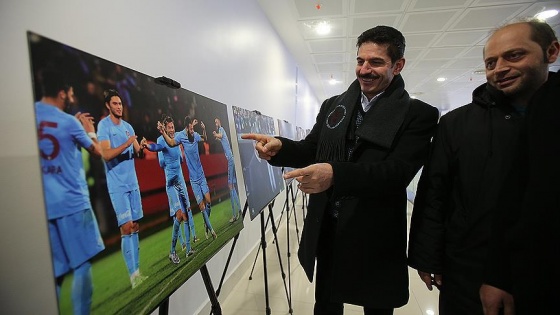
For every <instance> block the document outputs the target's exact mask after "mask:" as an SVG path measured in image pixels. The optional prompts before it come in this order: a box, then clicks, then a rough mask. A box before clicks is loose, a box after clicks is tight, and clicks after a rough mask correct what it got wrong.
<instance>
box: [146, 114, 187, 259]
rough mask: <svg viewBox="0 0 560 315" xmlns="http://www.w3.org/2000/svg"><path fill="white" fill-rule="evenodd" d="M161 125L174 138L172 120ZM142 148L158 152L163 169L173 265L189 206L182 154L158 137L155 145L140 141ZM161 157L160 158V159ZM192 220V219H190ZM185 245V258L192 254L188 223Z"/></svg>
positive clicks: (177, 147)
mask: <svg viewBox="0 0 560 315" xmlns="http://www.w3.org/2000/svg"><path fill="white" fill-rule="evenodd" d="M163 125H164V127H165V132H166V133H167V135H169V137H174V136H175V125H174V123H173V118H171V117H169V116H168V117H165V119H164V120H163ZM140 145H142V147H145V148H147V149H148V150H150V151H152V152H158V159H159V161H160V166H162V167H163V170H164V172H165V183H166V186H165V190H166V191H167V197H168V199H169V211H170V216H172V217H173V231H172V234H171V250H170V252H169V260H171V262H173V263H174V264H178V263H179V262H180V259H179V256H177V253H176V252H175V246H176V244H177V236H178V235H181V234H182V233H181V230H180V227H181V222H187V221H188V216H187V211H190V208H191V204H190V202H189V198H188V194H187V186H186V185H185V179H184V177H183V171H182V169H181V160H182V153H181V148H180V147H179V146H176V147H170V146H169V145H167V143H166V142H165V140H164V139H163V136H160V137H158V139H157V143H150V144H148V142H147V140H146V139H145V138H143V139H142V141H140ZM160 155H161V157H160ZM191 220H192V217H191ZM185 225H187V227H186V228H185V232H186V235H185V238H186V240H185V245H186V250H187V253H186V257H189V256H190V255H192V254H194V251H193V250H192V249H191V241H190V239H191V236H190V231H189V227H188V223H187V224H185Z"/></svg>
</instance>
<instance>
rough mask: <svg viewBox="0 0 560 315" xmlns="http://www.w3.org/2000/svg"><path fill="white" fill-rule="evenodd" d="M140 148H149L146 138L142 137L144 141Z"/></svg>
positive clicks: (141, 142)
mask: <svg viewBox="0 0 560 315" xmlns="http://www.w3.org/2000/svg"><path fill="white" fill-rule="evenodd" d="M140 146H141V147H142V148H145V147H147V146H148V140H146V138H145V137H142V140H140Z"/></svg>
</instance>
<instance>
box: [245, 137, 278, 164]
mask: <svg viewBox="0 0 560 315" xmlns="http://www.w3.org/2000/svg"><path fill="white" fill-rule="evenodd" d="M241 139H245V140H255V141H256V143H255V150H257V153H258V154H259V157H260V158H261V159H265V160H267V161H268V160H270V159H271V158H272V157H273V156H275V155H276V153H278V151H280V149H281V148H282V141H280V140H278V139H276V138H274V137H271V136H267V135H261V134H256V133H247V134H244V135H241Z"/></svg>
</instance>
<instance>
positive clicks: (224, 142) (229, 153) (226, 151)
mask: <svg viewBox="0 0 560 315" xmlns="http://www.w3.org/2000/svg"><path fill="white" fill-rule="evenodd" d="M218 133H219V134H221V135H222V139H220V143H221V144H222V148H224V154H225V155H226V159H227V160H228V161H230V160H233V152H232V151H231V147H230V145H229V139H228V137H227V134H226V131H225V130H224V127H221V126H220V128H219V129H218Z"/></svg>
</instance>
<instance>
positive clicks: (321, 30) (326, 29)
mask: <svg viewBox="0 0 560 315" xmlns="http://www.w3.org/2000/svg"><path fill="white" fill-rule="evenodd" d="M315 32H317V34H319V35H327V34H329V33H330V32H331V25H330V24H329V22H327V21H321V22H319V23H318V24H317V25H316V26H315Z"/></svg>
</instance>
